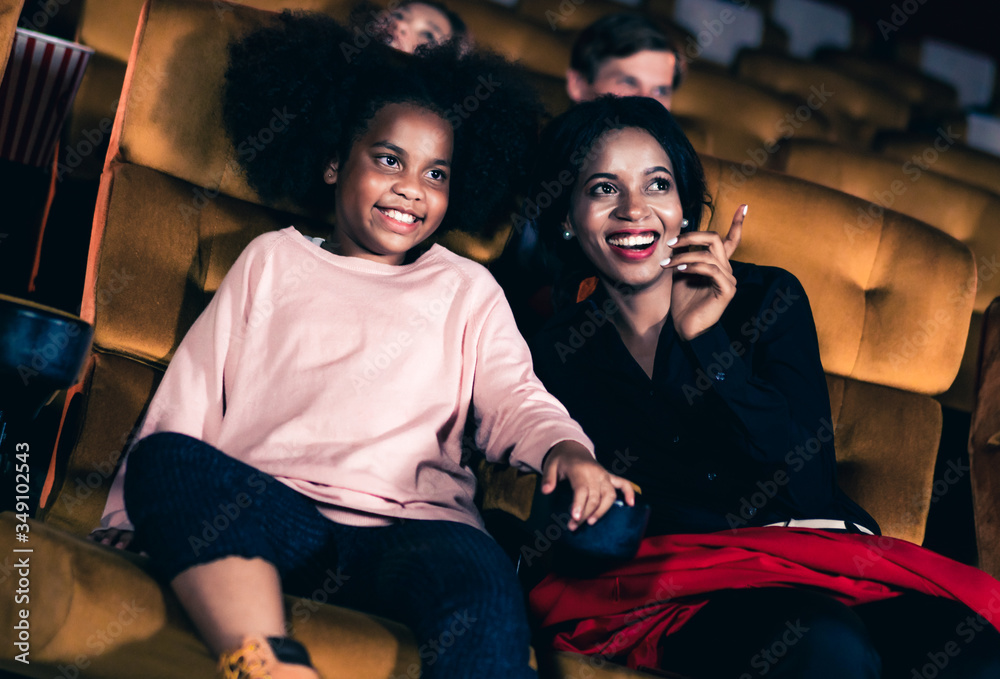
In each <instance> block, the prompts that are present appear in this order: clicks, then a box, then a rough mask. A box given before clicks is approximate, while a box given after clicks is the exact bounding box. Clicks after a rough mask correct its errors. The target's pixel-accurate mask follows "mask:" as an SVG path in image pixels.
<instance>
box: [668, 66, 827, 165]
mask: <svg viewBox="0 0 1000 679" xmlns="http://www.w3.org/2000/svg"><path fill="white" fill-rule="evenodd" d="M670 110H671V112H673V114H674V115H676V116H678V117H679V118H682V119H685V120H690V121H693V122H696V123H697V124H698V126H699V127H701V128H703V129H705V130H706V131H707V132H708V136H709V138H710V143H709V144H708V145H707V146H706V147H703V148H699V147H697V146H696V149H697V150H698V152H699V153H706V154H708V155H713V156H718V157H720V158H726V159H728V160H733V161H737V162H738V163H744V162H749V163H752V164H753V165H756V166H757V167H770V164H771V162H772V160H773V155H774V151H776V150H777V149H778V148H779V147H780V144H781V140H782V139H784V138H786V137H795V138H802V139H831V138H832V136H833V126H832V124H831V123H830V121H829V120H828V119H827V118H826V116H825V115H824V114H823V112H822V111H821V110H819V109H818V108H813V107H810V106H809V105H807V104H806V102H805V100H803V99H800V98H798V97H797V96H795V95H788V94H780V93H777V92H775V91H774V90H770V89H766V88H763V87H760V86H758V85H756V84H754V83H752V82H749V81H747V80H745V79H740V78H736V77H734V76H733V75H731V74H730V73H728V72H726V71H723V70H721V69H718V68H714V67H711V66H703V65H702V66H696V65H693V66H692V67H691V68H690V69H689V70H688V74H687V77H686V79H685V81H684V84H683V86H682V87H681V88H680V89H678V90H677V92H676V93H675V94H674V99H673V102H672V105H671V109H670ZM686 130H687V128H686V127H685V131H686Z"/></svg>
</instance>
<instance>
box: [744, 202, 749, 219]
mask: <svg viewBox="0 0 1000 679" xmlns="http://www.w3.org/2000/svg"><path fill="white" fill-rule="evenodd" d="M749 207H750V206H749V205H744V206H743V216H744V217H746V216H747V208H749Z"/></svg>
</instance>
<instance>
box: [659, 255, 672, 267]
mask: <svg viewBox="0 0 1000 679" xmlns="http://www.w3.org/2000/svg"><path fill="white" fill-rule="evenodd" d="M667 264H670V258H669V257H667V258H666V259H664V260H662V261H661V262H660V266H666V265H667Z"/></svg>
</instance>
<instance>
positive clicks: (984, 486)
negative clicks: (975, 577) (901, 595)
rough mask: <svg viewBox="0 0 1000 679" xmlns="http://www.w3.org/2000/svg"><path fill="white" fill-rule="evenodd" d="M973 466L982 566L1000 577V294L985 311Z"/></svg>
mask: <svg viewBox="0 0 1000 679" xmlns="http://www.w3.org/2000/svg"><path fill="white" fill-rule="evenodd" d="M977 367H978V370H977V374H976V398H975V403H974V405H973V408H972V427H971V430H970V432H969V467H970V475H971V477H972V501H973V511H974V514H975V521H976V544H977V545H978V547H979V567H980V568H982V569H983V570H984V571H986V572H987V573H989V574H990V575H992V576H993V577H994V578H1000V503H998V502H997V500H996V499H997V497H998V496H1000V297H997V298H996V299H994V300H993V302H992V303H990V305H989V307H987V309H986V312H985V313H984V314H983V332H982V341H981V342H980V344H979V360H978V362H977Z"/></svg>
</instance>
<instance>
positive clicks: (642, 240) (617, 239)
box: [607, 233, 656, 248]
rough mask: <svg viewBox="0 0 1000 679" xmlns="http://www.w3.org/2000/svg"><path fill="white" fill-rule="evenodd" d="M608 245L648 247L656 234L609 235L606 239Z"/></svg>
mask: <svg viewBox="0 0 1000 679" xmlns="http://www.w3.org/2000/svg"><path fill="white" fill-rule="evenodd" d="M607 240H608V244H609V245H614V246H617V247H620V248H623V247H624V248H638V247H649V246H650V245H652V244H653V241H655V240H656V235H655V234H652V233H643V234H640V235H638V236H635V235H625V234H622V235H619V236H611V237H610V238H608V239H607Z"/></svg>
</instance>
